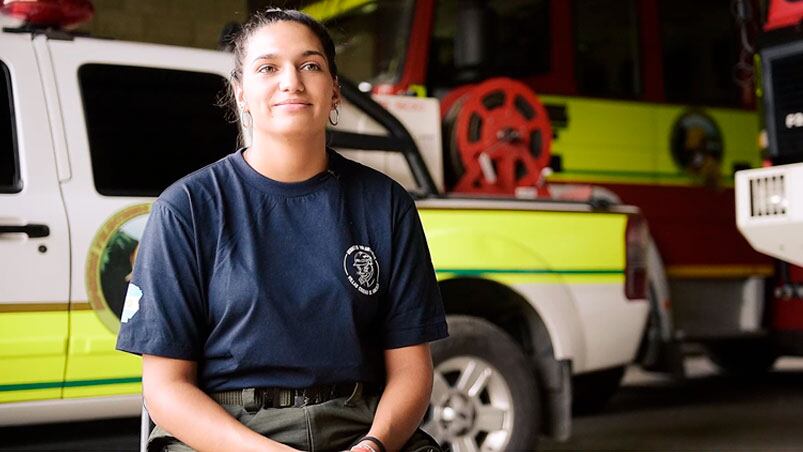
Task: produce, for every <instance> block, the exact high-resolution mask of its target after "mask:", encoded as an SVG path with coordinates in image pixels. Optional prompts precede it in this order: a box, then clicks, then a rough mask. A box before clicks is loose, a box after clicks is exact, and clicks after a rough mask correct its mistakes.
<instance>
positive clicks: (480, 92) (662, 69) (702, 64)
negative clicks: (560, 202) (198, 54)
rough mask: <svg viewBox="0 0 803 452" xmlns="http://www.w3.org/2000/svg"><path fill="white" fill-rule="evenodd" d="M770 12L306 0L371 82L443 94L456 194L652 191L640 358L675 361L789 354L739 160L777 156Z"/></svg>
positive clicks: (754, 163)
mask: <svg viewBox="0 0 803 452" xmlns="http://www.w3.org/2000/svg"><path fill="white" fill-rule="evenodd" d="M756 10H757V4H756V3H755V2H752V1H738V2H734V1H730V0H718V1H709V2H697V1H692V0H671V1H670V0H571V1H557V0H552V1H550V0H516V1H509V0H505V1H502V0H439V1H434V0H392V1H372V0H323V1H314V2H306V5H305V11H307V12H308V13H310V14H311V15H313V16H315V17H316V18H318V19H320V20H322V21H324V22H325V23H326V24H327V25H328V26H329V28H330V29H331V30H332V31H333V32H335V33H336V34H338V37H339V46H338V51H339V55H338V58H339V66H340V67H341V68H342V72H344V73H345V74H346V75H347V76H349V77H350V78H351V79H353V80H356V81H357V82H359V86H360V88H361V89H363V90H365V91H370V92H373V93H375V94H382V93H392V94H406V95H410V96H429V97H434V98H436V99H437V100H438V101H439V103H440V107H441V118H440V119H441V126H442V142H443V146H442V149H443V158H442V161H443V165H444V168H443V179H442V180H441V181H440V182H441V183H442V184H443V188H444V189H445V190H446V191H447V192H452V193H469V194H475V195H476V194H479V195H485V196H489V195H500V194H502V195H506V196H511V197H534V198H553V199H561V198H575V199H577V198H582V199H587V200H592V201H593V202H598V203H611V202H612V203H615V202H618V201H624V202H626V203H628V204H633V205H638V206H639V207H640V208H641V209H642V211H643V212H644V214H645V216H646V218H647V220H648V221H649V223H650V232H651V245H650V253H649V263H650V270H649V272H650V273H649V279H650V287H649V291H650V303H651V315H650V320H649V328H648V330H647V332H646V334H645V336H644V340H643V343H642V347H641V349H640V360H641V363H642V364H643V366H644V367H645V368H647V369H651V370H662V371H668V372H672V373H673V374H675V375H682V372H683V367H682V356H683V353H684V348H685V347H684V345H685V344H688V343H697V344H702V345H703V348H702V349H703V350H705V351H707V353H708V354H709V355H710V356H711V358H712V359H713V360H714V361H715V362H716V363H717V364H718V365H719V366H720V367H721V368H723V369H725V370H727V371H729V372H735V373H744V372H762V371H765V370H766V369H769V368H770V367H771V366H772V364H773V363H774V361H775V358H776V355H775V353H774V352H773V350H771V349H770V348H768V347H767V343H766V336H767V335H766V333H767V327H768V323H769V321H770V319H769V318H768V317H767V310H766V304H765V300H766V294H767V292H768V291H769V290H771V287H770V286H771V283H770V281H771V278H772V276H773V275H774V271H775V270H774V267H773V263H772V261H771V259H769V258H768V257H767V256H764V255H762V254H760V253H757V252H755V251H754V250H753V249H751V247H750V245H749V244H748V243H747V242H746V241H745V240H744V238H743V237H742V236H741V235H740V234H739V232H738V230H737V229H736V227H735V221H734V191H733V174H734V172H735V171H736V170H740V169H745V168H755V167H758V166H760V165H761V160H760V158H759V156H758V155H757V153H756V152H755V148H756V146H755V135H754V131H755V130H757V129H758V126H759V124H758V115H757V113H756V110H755V98H754V88H753V81H752V80H753V72H754V68H753V65H754V63H753V58H752V50H751V45H752V43H753V42H754V41H755V35H756V23H757V22H756V14H755V13H754V12H755V11H756ZM620 377H621V373H618V374H611V375H608V378H613V379H616V378H620ZM595 383H598V380H597V381H595ZM584 387H585V385H584V384H583V381H582V379H581V378H578V379H576V380H575V390H576V391H577V393H584V392H586V391H585V390H584V389H583V388H584ZM592 393H593V391H592ZM582 399H583V398H582V397H579V398H577V399H576V400H582ZM592 405H594V404H592ZM599 406H600V405H599V404H596V407H599ZM576 408H584V407H580V406H576Z"/></svg>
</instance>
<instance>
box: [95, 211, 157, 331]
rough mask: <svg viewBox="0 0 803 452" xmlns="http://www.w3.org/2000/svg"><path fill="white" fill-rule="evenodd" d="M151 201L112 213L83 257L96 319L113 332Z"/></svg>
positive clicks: (117, 323) (117, 326) (117, 324)
mask: <svg viewBox="0 0 803 452" xmlns="http://www.w3.org/2000/svg"><path fill="white" fill-rule="evenodd" d="M150 211H151V204H150V203H148V204H137V205H134V206H129V207H126V208H125V209H123V210H121V211H119V212H117V213H115V214H114V215H112V216H111V217H110V218H109V219H108V220H106V221H105V222H104V223H103V225H101V227H100V229H99V230H98V232H97V234H95V238H94V239H93V240H92V244H91V245H90V247H89V252H88V253H87V258H86V294H87V297H88V298H89V304H90V305H91V306H92V309H93V310H94V311H95V313H96V314H97V315H98V317H99V318H100V320H101V321H102V322H103V324H104V325H106V327H107V328H109V329H110V330H111V331H112V332H113V333H117V332H118V331H119V330H120V316H121V315H122V313H123V304H124V303H125V297H126V291H127V290H128V283H129V282H130V280H131V270H132V269H133V266H134V259H135V258H136V256H137V249H138V247H139V241H140V239H141V238H142V231H143V230H144V229H145V223H146V222H147V220H148V215H149V214H150Z"/></svg>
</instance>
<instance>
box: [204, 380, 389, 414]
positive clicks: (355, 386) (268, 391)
mask: <svg viewBox="0 0 803 452" xmlns="http://www.w3.org/2000/svg"><path fill="white" fill-rule="evenodd" d="M375 393H378V392H377V391H376V387H375V386H374V385H371V384H366V383H362V382H357V383H338V384H333V385H319V386H312V387H309V388H300V389H293V388H245V389H237V390H232V391H221V392H213V393H211V394H209V396H210V397H212V399H213V400H215V401H216V402H217V403H219V404H221V405H241V406H243V407H244V408H245V409H246V410H249V411H252V410H255V409H259V408H289V407H294V408H301V407H304V406H307V405H316V404H319V403H323V402H326V401H329V400H332V399H337V398H339V397H349V396H352V395H355V394H356V395H362V394H375Z"/></svg>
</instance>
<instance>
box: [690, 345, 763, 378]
mask: <svg viewBox="0 0 803 452" xmlns="http://www.w3.org/2000/svg"><path fill="white" fill-rule="evenodd" d="M706 350H707V352H708V357H709V358H711V361H713V362H714V364H716V365H717V367H719V368H720V369H722V371H724V372H725V373H728V374H731V375H739V376H756V375H760V374H763V373H766V372H767V371H769V370H770V369H772V366H773V365H774V364H775V360H777V359H778V354H777V353H776V352H775V350H773V348H772V345H771V344H770V343H769V341H766V340H763V339H762V340H757V339H749V340H731V341H722V342H716V343H711V344H707V345H706Z"/></svg>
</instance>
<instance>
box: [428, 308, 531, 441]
mask: <svg viewBox="0 0 803 452" xmlns="http://www.w3.org/2000/svg"><path fill="white" fill-rule="evenodd" d="M432 359H433V363H434V366H435V374H434V382H433V388H432V401H431V404H430V407H429V410H428V412H427V416H426V418H425V421H424V426H423V429H424V430H425V431H427V432H428V433H429V434H430V435H432V436H433V437H434V438H436V439H437V440H438V442H440V443H441V445H443V446H444V447H449V448H450V449H451V450H452V451H454V452H462V451H473V450H483V451H502V450H534V449H535V448H536V446H537V442H538V431H539V430H540V404H539V401H538V382H537V380H536V376H535V372H534V370H533V367H532V365H531V364H530V361H529V359H528V358H527V356H525V354H524V353H523V352H522V350H521V349H520V348H519V346H518V345H517V344H516V342H514V341H513V339H512V338H511V337H510V336H508V335H507V333H505V332H504V331H502V330H501V329H500V328H498V327H497V326H496V325H494V324H492V323H490V322H488V321H486V320H482V319H479V318H476V317H468V316H450V317H449V337H448V338H446V339H444V340H442V341H437V342H435V343H433V344H432Z"/></svg>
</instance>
